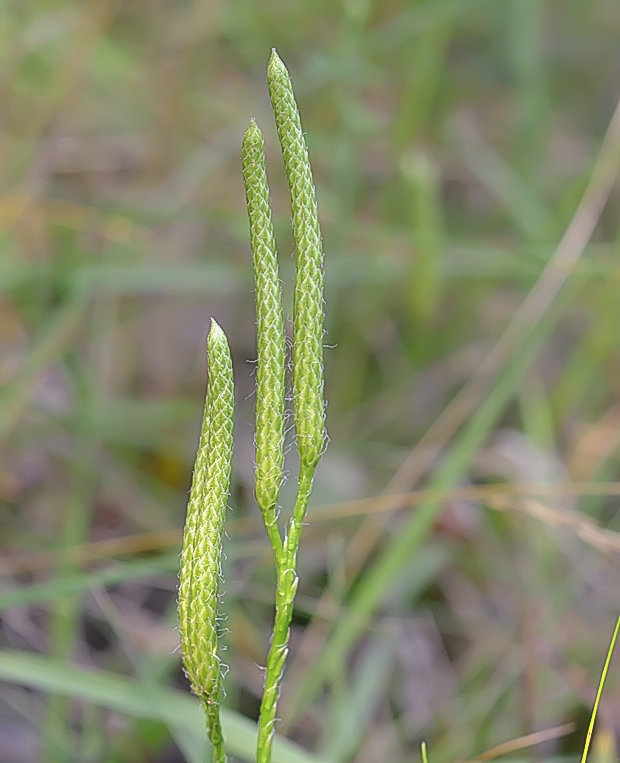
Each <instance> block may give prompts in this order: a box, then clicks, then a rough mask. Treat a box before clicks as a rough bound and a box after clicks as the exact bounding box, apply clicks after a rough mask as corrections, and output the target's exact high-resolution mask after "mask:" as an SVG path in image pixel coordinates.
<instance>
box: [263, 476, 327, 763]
mask: <svg viewBox="0 0 620 763" xmlns="http://www.w3.org/2000/svg"><path fill="white" fill-rule="evenodd" d="M314 471H315V467H314V466H311V467H308V466H305V465H304V464H302V465H301V466H300V470H299V487H298V489H297V498H296V500H295V506H294V508H293V516H292V517H291V520H290V524H289V532H288V536H287V538H286V540H285V542H284V548H283V551H282V553H281V554H279V555H277V557H276V565H277V566H276V569H277V590H276V614H275V622H274V626H273V637H272V639H271V647H270V649H269V655H268V657H267V670H266V675H265V689H264V692H263V699H262V702H261V708H260V721H259V727H258V744H257V750H256V761H257V763H270V761H271V749H272V745H273V737H274V733H275V720H276V708H277V704H278V697H279V696H280V687H281V685H282V677H283V675H284V665H285V662H286V656H287V654H288V642H289V637H290V632H291V631H290V626H291V619H292V617H293V605H294V601H295V593H296V591H297V583H298V578H297V571H296V567H297V549H298V548H299V540H300V537H301V528H302V526H303V519H304V516H305V514H306V510H307V508H308V500H309V498H310V492H311V490H312V480H313V478H314Z"/></svg>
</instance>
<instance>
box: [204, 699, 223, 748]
mask: <svg viewBox="0 0 620 763" xmlns="http://www.w3.org/2000/svg"><path fill="white" fill-rule="evenodd" d="M202 706H203V708H204V711H205V717H206V719H207V736H208V737H209V741H210V742H211V748H212V749H211V752H212V758H211V759H212V761H213V763H226V752H225V750H224V735H223V733H222V724H221V721H220V706H219V702H213V701H209V700H206V699H204V698H203V700H202Z"/></svg>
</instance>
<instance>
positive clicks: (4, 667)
mask: <svg viewBox="0 0 620 763" xmlns="http://www.w3.org/2000/svg"><path fill="white" fill-rule="evenodd" d="M0 680H2V681H7V682H9V683H13V684H18V685H21V686H27V687H29V688H32V689H39V690H40V691H45V692H53V693H54V694H63V695H65V696H71V697H74V698H77V699H81V700H82V701H84V702H89V703H92V704H94V705H98V706H101V707H106V708H108V709H109V710H113V711H115V712H118V713H123V714H125V715H130V716H134V717H136V718H145V719H147V720H155V721H160V722H161V721H163V722H164V723H166V724H167V725H169V726H170V727H172V728H174V729H177V730H178V731H179V732H181V733H185V734H187V735H188V736H190V737H191V738H192V739H194V740H195V745H196V749H200V751H201V754H202V755H203V758H204V759H206V757H207V752H208V747H207V741H206V738H205V733H204V715H203V711H202V708H201V705H200V701H199V700H197V699H195V698H194V697H191V696H190V695H189V694H185V693H184V692H181V691H178V690H176V689H168V688H165V687H152V686H145V685H143V684H141V683H140V682H139V681H137V680H136V679H134V678H131V677H129V676H123V675H119V674H116V673H109V672H104V671H93V670H87V669H85V668H78V667H75V666H72V665H67V664H65V663H64V662H62V661H61V660H55V659H53V658H50V657H46V656H43V655H38V654H31V653H28V652H23V651H20V650H9V649H7V650H3V651H0ZM222 726H223V729H224V736H225V738H226V740H227V747H228V749H229V751H230V754H231V755H235V756H236V757H238V758H241V759H242V760H247V761H253V760H254V749H255V746H256V726H255V724H254V723H253V722H252V721H250V720H249V719H247V718H244V717H243V716H242V715H240V714H239V713H236V712H235V711H234V710H230V709H229V708H225V707H223V708H222ZM199 745H200V747H198V746H199ZM273 760H274V763H320V761H321V760H322V759H321V758H319V757H317V756H315V755H313V754H312V753H310V752H307V751H305V750H303V749H302V748H301V747H299V746H298V745H296V744H294V743H293V742H290V741H288V740H287V739H282V738H276V740H275V742H274V747H273Z"/></svg>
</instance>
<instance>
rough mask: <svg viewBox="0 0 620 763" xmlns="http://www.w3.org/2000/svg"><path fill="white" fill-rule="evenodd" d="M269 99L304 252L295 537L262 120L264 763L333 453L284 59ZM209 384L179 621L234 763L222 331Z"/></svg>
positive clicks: (297, 351)
mask: <svg viewBox="0 0 620 763" xmlns="http://www.w3.org/2000/svg"><path fill="white" fill-rule="evenodd" d="M267 81H268V86H269V95H270V98H271V104H272V108H273V112H274V116H275V122H276V129H277V133H278V138H279V142H280V146H281V149H282V155H283V158H284V167H285V171H286V177H287V180H288V186H289V192H290V196H291V211H292V221H293V238H294V242H295V284H294V299H293V349H292V380H293V390H292V393H293V394H292V398H293V415H294V422H295V432H296V444H297V451H298V454H299V483H298V490H297V498H296V500H295V504H294V506H293V510H292V514H291V517H290V520H289V523H288V527H287V528H286V529H285V531H284V532H282V531H281V529H280V528H279V526H278V512H279V498H280V488H281V485H282V480H283V474H284V432H285V400H286V341H285V331H284V318H283V308H282V294H281V288H280V277H279V271H278V262H277V253H276V244H275V236H274V230H273V222H272V214H271V203H270V197H269V187H268V184H267V174H266V168H265V148H264V140H263V136H262V133H261V131H260V129H259V127H258V125H257V124H256V122H255V121H254V120H251V122H250V125H249V127H248V129H247V131H246V133H245V136H244V138H243V145H242V170H243V180H244V186H245V193H246V202H247V209H248V219H249V224H250V245H251V250H252V263H253V269H254V280H255V288H256V325H257V348H258V352H257V354H258V365H257V374H256V434H255V445H256V478H255V487H254V493H255V496H256V502H257V503H258V506H259V508H260V511H261V515H262V517H263V521H264V523H265V528H266V530H267V534H268V537H269V540H270V543H271V546H272V548H273V551H274V558H275V567H276V595H275V620H274V626H273V634H272V638H271V645H270V649H269V654H268V656H267V668H266V672H265V687H264V692H263V698H262V702H261V712H260V721H259V729H258V743H257V753H256V759H257V761H258V763H269V761H271V751H272V745H273V736H274V733H275V720H276V706H277V702H278V697H279V694H280V686H281V682H282V676H283V673H284V665H285V662H286V656H287V653H288V642H289V633H290V624H291V618H292V615H293V606H294V599H295V593H296V591H297V583H298V578H297V571H296V569H297V550H298V548H299V542H300V536H301V528H302V523H303V520H304V517H305V514H306V510H307V507H308V500H309V497H310V493H311V490H312V482H313V480H314V473H315V470H316V466H317V464H318V462H319V459H320V457H321V454H322V452H323V449H324V444H325V402H324V396H323V250H322V245H321V232H320V229H319V223H318V216H317V204H316V192H315V188H314V182H313V178H312V170H311V168H310V162H309V160H308V149H307V146H306V142H305V139H304V135H303V132H302V129H301V121H300V118H299V111H298V109H297V104H296V102H295V97H294V95H293V88H292V85H291V80H290V77H289V74H288V72H287V70H286V68H285V66H284V64H283V63H282V61H281V60H280V58H279V57H278V54H277V53H276V52H275V50H274V51H273V52H272V54H271V58H270V60H269V66H268V69H267ZM207 351H208V360H209V382H208V387H207V401H206V405H205V416H204V423H203V428H202V434H201V438H200V444H199V447H198V455H197V457H196V466H195V469H194V479H193V483H192V490H191V494H190V500H189V506H188V513H187V520H186V524H185V533H184V539H183V554H182V562H181V583H180V587H179V621H180V631H181V648H182V651H183V658H184V661H185V669H186V671H187V675H188V677H189V679H190V682H191V685H192V688H193V690H194V691H195V692H196V694H198V696H199V697H200V698H201V699H202V701H203V704H204V707H205V712H206V716H207V731H208V735H209V739H210V741H211V743H212V745H213V750H214V760H215V761H216V763H220V761H224V760H225V759H226V756H225V745H224V740H223V737H222V731H221V725H220V718H219V699H220V693H221V682H222V677H221V669H220V661H219V657H218V653H217V640H218V639H217V627H216V617H217V597H218V584H219V579H220V556H221V545H222V533H223V525H224V518H225V511H226V500H227V496H228V491H229V482H230V464H231V458H232V425H233V379H232V364H231V361H230V352H229V350H228V343H227V342H226V338H225V336H224V334H223V332H222V330H221V329H220V328H219V326H217V324H216V323H215V322H214V323H213V327H212V329H211V333H210V335H209V340H208V344H207Z"/></svg>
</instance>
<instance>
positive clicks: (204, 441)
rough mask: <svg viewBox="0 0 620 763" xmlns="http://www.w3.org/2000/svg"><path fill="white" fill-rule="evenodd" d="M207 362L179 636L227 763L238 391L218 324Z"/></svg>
mask: <svg viewBox="0 0 620 763" xmlns="http://www.w3.org/2000/svg"><path fill="white" fill-rule="evenodd" d="M207 356H208V358H209V382H208V385H207V398H206V402H205V410H204V417H203V423H202V431H201V434H200V443H199V445H198V453H197V455H196V465H195V467H194V478H193V480H192V488H191V492H190V498H189V504H188V507H187V518H186V520H185V532H184V534H183V550H182V555H181V580H180V584H179V631H180V635H181V650H182V652H183V660H184V663H185V670H186V672H187V676H188V678H189V680H190V683H191V686H192V689H193V691H194V692H195V693H196V694H197V695H198V696H199V697H200V699H201V700H202V703H203V706H204V709H205V714H206V717H207V732H208V735H209V740H210V742H211V744H212V746H213V759H214V761H215V763H222V762H223V761H225V760H226V755H225V752H224V741H223V736H222V728H221V724H220V711H219V700H220V693H221V688H222V671H221V666H220V660H219V656H218V648H217V646H218V633H217V603H218V588H219V582H220V577H221V566H220V565H221V553H222V535H223V532H224V521H225V518H226V503H227V500H228V490H229V485H230V470H231V464H232V449H233V407H234V390H233V370H232V361H231V357H230V350H229V347H228V342H227V341H226V336H225V335H224V332H223V331H222V329H221V328H220V327H219V326H218V324H217V323H216V322H215V321H213V322H212V324H211V331H210V332H209V338H208V340H207Z"/></svg>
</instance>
